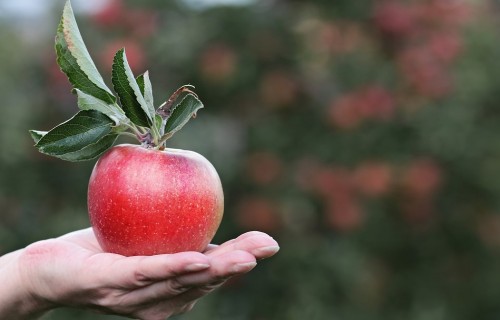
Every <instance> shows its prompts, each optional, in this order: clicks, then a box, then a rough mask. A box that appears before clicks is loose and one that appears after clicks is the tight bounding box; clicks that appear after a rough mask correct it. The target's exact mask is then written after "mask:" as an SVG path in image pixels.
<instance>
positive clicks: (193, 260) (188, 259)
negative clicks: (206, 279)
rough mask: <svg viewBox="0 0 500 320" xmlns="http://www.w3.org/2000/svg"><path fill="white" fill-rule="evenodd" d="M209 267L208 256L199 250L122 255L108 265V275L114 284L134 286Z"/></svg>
mask: <svg viewBox="0 0 500 320" xmlns="http://www.w3.org/2000/svg"><path fill="white" fill-rule="evenodd" d="M209 267H210V260H209V258H208V257H207V256H205V255H204V254H202V253H199V252H181V253H175V254H164V255H156V256H137V257H123V258H122V259H118V260H116V261H115V262H114V263H113V264H112V265H110V267H109V272H108V274H109V275H108V276H111V280H110V281H111V282H113V283H114V284H115V286H119V287H123V288H135V287H143V286H146V285H149V284H151V283H152V282H158V281H163V280H166V279H169V278H172V277H176V276H179V275H183V274H189V273H192V272H197V271H201V270H205V269H208V268H209Z"/></svg>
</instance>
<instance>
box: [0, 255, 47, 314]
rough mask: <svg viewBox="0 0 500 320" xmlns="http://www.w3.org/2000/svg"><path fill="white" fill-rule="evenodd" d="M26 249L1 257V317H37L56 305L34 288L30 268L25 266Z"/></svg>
mask: <svg viewBox="0 0 500 320" xmlns="http://www.w3.org/2000/svg"><path fill="white" fill-rule="evenodd" d="M23 251H24V250H18V251H15V252H12V253H9V254H7V255H4V256H2V257H0V283H2V287H3V288H2V291H1V293H0V319H20V320H21V319H23V320H24V319H37V318H38V317H40V316H42V315H43V314H44V313H45V312H47V311H48V310H50V309H52V308H54V306H53V305H52V304H51V303H49V302H48V301H46V300H45V299H44V298H43V297H41V296H39V295H38V294H37V293H36V292H34V290H33V286H32V281H33V279H30V278H31V277H32V276H34V275H30V272H29V270H30V268H29V267H28V266H23V262H22V260H23V259H22V255H23Z"/></svg>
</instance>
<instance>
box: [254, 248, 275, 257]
mask: <svg viewBox="0 0 500 320" xmlns="http://www.w3.org/2000/svg"><path fill="white" fill-rule="evenodd" d="M278 251H280V247H278V246H269V247H262V248H259V249H255V250H254V253H255V254H256V255H259V256H260V255H266V256H267V255H273V254H275V253H276V252H278Z"/></svg>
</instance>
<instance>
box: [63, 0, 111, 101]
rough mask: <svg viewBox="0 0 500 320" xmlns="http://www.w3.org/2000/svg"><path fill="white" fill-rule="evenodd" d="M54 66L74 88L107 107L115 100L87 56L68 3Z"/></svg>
mask: <svg viewBox="0 0 500 320" xmlns="http://www.w3.org/2000/svg"><path fill="white" fill-rule="evenodd" d="M56 52H57V63H58V64H59V66H60V67H61V70H62V71H63V72H64V73H65V74H66V75H67V76H68V79H69V81H70V82H71V83H72V84H73V86H74V87H75V89H80V90H81V91H83V92H86V93H87V94H89V95H92V96H94V97H96V98H99V99H101V100H103V101H105V102H107V103H109V104H113V103H114V102H115V101H116V98H115V97H114V95H113V93H111V91H110V90H109V89H108V87H107V86H106V84H104V80H103V79H102V76H101V75H100V74H99V71H97V68H96V66H95V64H94V62H93V61H92V58H91V57H90V54H89V52H88V51H87V47H86V46H85V43H84V42H83V39H82V36H81V35H80V30H79V29H78V25H77V24H76V20H75V16H74V14H73V9H72V8H71V3H70V2H69V1H68V2H66V5H65V6H64V11H63V15H62V18H61V22H60V23H59V27H58V28H57V35H56Z"/></svg>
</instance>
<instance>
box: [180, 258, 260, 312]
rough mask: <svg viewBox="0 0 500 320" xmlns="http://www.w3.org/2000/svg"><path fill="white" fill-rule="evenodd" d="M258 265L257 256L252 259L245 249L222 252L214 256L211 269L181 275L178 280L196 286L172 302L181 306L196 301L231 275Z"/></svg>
mask: <svg viewBox="0 0 500 320" xmlns="http://www.w3.org/2000/svg"><path fill="white" fill-rule="evenodd" d="M256 265H257V263H256V262H255V258H254V259H252V257H251V255H249V254H248V253H247V252H245V251H233V252H229V253H225V254H221V255H220V256H217V257H215V258H213V260H212V267H211V268H210V269H209V270H206V271H203V272H198V273H195V274H192V275H188V276H183V277H179V278H178V279H177V281H179V282H180V283H189V285H191V286H194V287H193V288H191V289H189V290H187V291H186V292H184V293H182V294H180V295H179V296H177V297H175V298H173V300H172V303H174V304H175V305H179V306H180V305H185V304H189V303H193V302H196V301H197V300H198V299H200V298H202V297H203V296H205V295H207V294H209V293H210V292H212V291H214V290H215V289H217V288H219V287H220V286H222V285H223V284H224V283H225V282H226V281H227V280H228V279H230V278H231V277H233V276H236V275H241V274H244V273H247V272H249V271H251V270H252V269H253V268H254V267H255V266H256Z"/></svg>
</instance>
